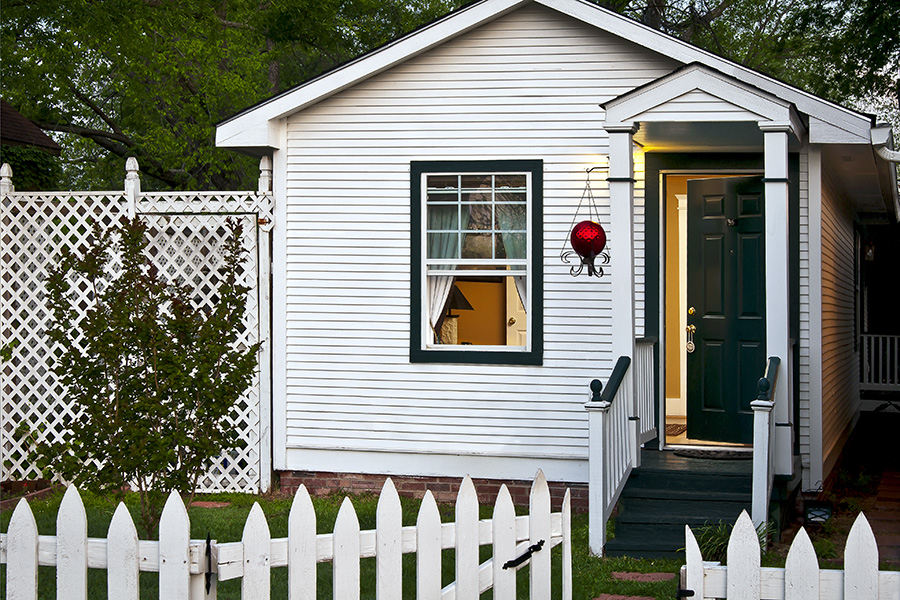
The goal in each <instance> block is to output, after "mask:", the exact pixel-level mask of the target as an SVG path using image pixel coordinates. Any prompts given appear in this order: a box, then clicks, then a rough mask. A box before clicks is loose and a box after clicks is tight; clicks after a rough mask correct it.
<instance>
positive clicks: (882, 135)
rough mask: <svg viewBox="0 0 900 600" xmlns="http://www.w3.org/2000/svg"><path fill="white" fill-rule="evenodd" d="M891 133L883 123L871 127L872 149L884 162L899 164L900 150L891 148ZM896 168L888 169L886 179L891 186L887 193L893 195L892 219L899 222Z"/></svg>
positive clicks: (889, 128) (899, 192) (898, 192)
mask: <svg viewBox="0 0 900 600" xmlns="http://www.w3.org/2000/svg"><path fill="white" fill-rule="evenodd" d="M892 134H893V132H892V131H891V127H890V126H889V125H885V124H883V123H879V124H877V125H876V126H875V127H873V128H872V133H871V134H870V135H871V139H872V149H873V150H874V151H875V154H877V155H878V157H879V158H881V159H882V160H884V161H885V162H888V163H891V164H893V165H897V164H900V152H898V151H897V150H893V149H892V148H893V146H894V144H893V141H894V140H893V137H894V136H893V135H892ZM897 170H898V169H897V168H896V167H893V168H889V169H888V171H889V173H888V181H889V182H890V183H889V187H890V188H891V190H890V191H888V193H889V194H891V195H892V196H893V209H894V219H895V221H898V222H900V189H898V187H897Z"/></svg>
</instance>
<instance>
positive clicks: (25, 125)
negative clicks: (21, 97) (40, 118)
mask: <svg viewBox="0 0 900 600" xmlns="http://www.w3.org/2000/svg"><path fill="white" fill-rule="evenodd" d="M0 141H2V143H4V144H9V145H10V146H37V147H38V148H42V149H44V150H46V151H47V152H49V153H50V154H53V155H54V156H59V154H60V152H61V151H62V148H60V147H59V144H57V143H56V142H55V141H54V140H53V138H51V137H50V136H48V135H47V134H46V133H44V132H43V131H42V130H41V128H40V127H38V126H37V125H35V124H34V123H32V122H31V121H29V120H28V119H27V118H25V116H24V115H22V113H20V112H19V111H17V110H16V109H15V108H13V107H12V105H11V104H10V103H9V102H7V101H6V100H3V99H0Z"/></svg>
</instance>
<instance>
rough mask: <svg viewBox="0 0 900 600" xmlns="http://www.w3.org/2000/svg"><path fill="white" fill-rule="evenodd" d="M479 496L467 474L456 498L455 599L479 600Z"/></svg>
mask: <svg viewBox="0 0 900 600" xmlns="http://www.w3.org/2000/svg"><path fill="white" fill-rule="evenodd" d="M473 573H478V494H477V493H476V492H475V484H474V483H472V478H471V477H469V476H468V475H466V476H465V477H464V478H463V480H462V483H461V484H460V486H459V494H457V496H456V600H478V577H473Z"/></svg>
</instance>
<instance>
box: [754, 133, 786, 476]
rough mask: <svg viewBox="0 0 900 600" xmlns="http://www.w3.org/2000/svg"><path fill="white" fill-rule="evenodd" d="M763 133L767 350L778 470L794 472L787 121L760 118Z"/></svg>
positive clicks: (776, 471)
mask: <svg viewBox="0 0 900 600" xmlns="http://www.w3.org/2000/svg"><path fill="white" fill-rule="evenodd" d="M759 127H760V129H761V130H762V131H763V134H764V136H765V203H766V204H765V213H766V241H765V244H766V356H767V357H768V356H777V357H778V358H780V359H781V368H780V370H779V373H778V381H777V384H776V387H775V394H774V396H773V399H774V401H775V409H774V413H773V415H772V416H773V418H774V419H775V473H777V474H779V475H791V474H793V446H794V445H793V428H792V427H791V421H792V419H793V407H792V405H791V402H792V400H793V393H792V390H793V381H792V377H791V375H792V374H791V371H792V368H793V365H792V362H793V361H792V360H791V344H790V322H789V321H790V312H791V311H790V307H791V299H790V279H789V273H790V271H789V265H790V256H789V254H790V244H789V235H788V233H789V231H790V227H789V223H788V217H789V215H790V211H789V204H788V203H789V195H788V185H789V182H788V132H789V131H790V125H789V124H786V123H768V124H767V123H762V124H760V126H759Z"/></svg>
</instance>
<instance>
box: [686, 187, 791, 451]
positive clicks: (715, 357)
mask: <svg viewBox="0 0 900 600" xmlns="http://www.w3.org/2000/svg"><path fill="white" fill-rule="evenodd" d="M764 231H765V219H764V216H763V182H762V178H761V177H734V178H721V179H698V180H693V181H689V182H688V233H687V246H688V247H687V260H688V281H687V286H688V289H687V303H688V307H691V308H693V314H689V315H688V317H687V322H688V325H689V326H691V325H693V326H694V327H696V330H695V331H694V333H693V342H694V351H693V352H690V353H688V354H687V396H688V398H687V427H688V429H687V435H688V438H691V439H696V440H709V441H719V442H732V443H743V444H748V443H752V437H753V411H752V410H751V408H750V403H751V402H752V401H753V400H754V399H755V398H756V393H757V387H756V385H757V381H758V380H759V378H760V377H761V376H762V374H763V370H764V369H765V363H766V356H765V350H766V321H765V307H766V298H765V254H764V252H765V244H764ZM785 310H787V307H785ZM688 312H689V313H690V309H689V311H688ZM686 350H687V349H686Z"/></svg>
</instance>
